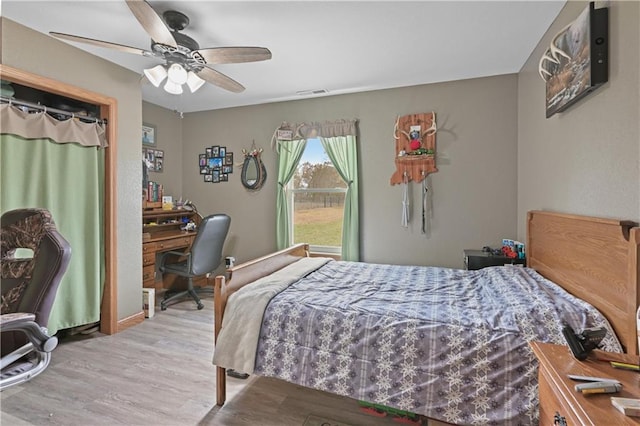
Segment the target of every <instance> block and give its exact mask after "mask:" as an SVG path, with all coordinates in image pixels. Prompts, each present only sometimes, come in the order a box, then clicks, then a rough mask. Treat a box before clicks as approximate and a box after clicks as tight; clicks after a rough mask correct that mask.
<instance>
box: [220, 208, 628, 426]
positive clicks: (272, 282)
mask: <svg viewBox="0 0 640 426" xmlns="http://www.w3.org/2000/svg"><path fill="white" fill-rule="evenodd" d="M636 226H637V225H636V224H635V223H632V222H629V221H618V220H612V219H601V218H592V217H584V216H576V215H567V214H559V213H553V212H543V211H534V212H530V213H529V214H528V218H527V255H528V259H527V268H518V267H493V268H485V269H484V270H480V271H462V270H452V269H445V268H428V267H407V266H398V265H372V264H364V263H355V262H339V261H333V260H331V259H322V258H309V257H308V247H307V246H306V245H297V246H294V247H291V248H290V249H287V250H283V251H280V252H277V253H274V254H271V255H267V256H264V257H262V258H260V259H256V260H254V261H251V262H247V263H245V264H242V265H238V266H236V267H234V268H232V269H231V270H230V278H229V280H228V281H227V280H225V278H224V277H216V283H215V296H214V298H215V302H214V303H215V308H214V309H215V339H216V349H215V352H214V364H216V365H217V366H218V368H217V389H216V391H217V403H218V405H222V404H223V403H224V401H225V398H226V396H225V391H226V382H225V380H226V376H225V368H233V369H236V370H239V371H246V372H250V373H252V374H257V375H261V376H268V377H275V378H279V379H282V380H285V381H289V382H292V383H297V384H300V385H303V386H308V387H312V388H315V389H320V390H324V391H329V392H332V393H335V394H339V395H344V396H349V397H351V398H355V399H360V400H364V401H368V402H372V403H376V404H382V405H387V406H390V407H393V408H397V409H401V410H406V411H411V412H415V413H418V414H421V415H424V416H426V417H430V418H436V419H439V420H443V421H446V422H449V423H457V424H479V423H491V422H493V423H501V424H519V423H520V424H531V423H535V422H536V421H537V416H538V399H537V363H536V361H535V358H534V357H533V355H532V353H531V351H530V349H529V347H528V344H527V342H528V341H530V340H542V341H548V342H552V343H558V344H562V343H563V339H562V337H561V333H560V332H559V330H560V327H561V325H562V323H564V322H566V323H569V324H570V325H572V326H573V327H575V328H581V327H591V326H604V327H606V328H608V329H609V331H610V332H609V333H607V338H606V340H605V341H604V348H605V349H607V350H611V351H625V352H627V353H632V354H637V353H638V347H637V341H636V327H635V312H636V309H637V307H638V305H639V302H640V300H639V297H640V296H639V294H638V293H639V290H638V275H639V271H638V269H639V263H638V256H639V255H638V245H639V241H640V229H639V228H637V227H636ZM339 277H342V279H343V281H344V280H345V279H346V281H348V282H349V283H350V284H349V285H347V286H345V285H344V284H341V283H340V281H336V280H335V279H336V278H339ZM303 278H304V279H303ZM407 278H408V280H407ZM249 284H251V285H249ZM408 288H410V290H407V289H408ZM354 289H357V291H353V290H354ZM515 289H518V290H517V291H518V295H517V296H516V295H515V294H514V293H513V291H515ZM407 292H410V293H407ZM445 296H448V298H446V299H445V298H444V297H445ZM492 305H493V309H492ZM247 307H249V309H247ZM263 312H264V313H263ZM234 332H235V334H234Z"/></svg>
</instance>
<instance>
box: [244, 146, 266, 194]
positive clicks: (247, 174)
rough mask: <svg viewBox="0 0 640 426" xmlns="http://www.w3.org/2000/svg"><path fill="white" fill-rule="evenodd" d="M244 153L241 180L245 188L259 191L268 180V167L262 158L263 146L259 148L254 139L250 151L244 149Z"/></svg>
mask: <svg viewBox="0 0 640 426" xmlns="http://www.w3.org/2000/svg"><path fill="white" fill-rule="evenodd" d="M242 154H244V161H243V163H242V172H241V174H240V181H241V182H242V185H243V186H244V187H245V188H247V189H249V190H251V191H258V190H260V188H262V186H263V185H264V182H265V181H266V180H267V168H266V167H265V166H264V163H263V162H262V158H261V155H262V148H260V149H258V148H257V147H256V142H255V141H253V143H252V144H251V149H249V150H248V151H247V150H246V149H243V150H242Z"/></svg>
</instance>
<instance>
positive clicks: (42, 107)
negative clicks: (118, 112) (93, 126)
mask: <svg viewBox="0 0 640 426" xmlns="http://www.w3.org/2000/svg"><path fill="white" fill-rule="evenodd" d="M0 101H2V102H4V103H7V104H9V105H20V106H25V107H27V108H31V109H37V110H39V111H44V112H52V113H55V114H62V115H66V116H67V117H71V118H79V119H81V120H86V121H93V122H95V123H100V124H104V125H106V124H107V120H105V119H100V118H95V117H89V116H88V115H83V114H76V113H73V112H69V111H65V110H62V109H57V108H51V107H48V106H46V105H42V104H34V103H33V102H27V101H22V100H20V99H14V98H8V97H6V96H0Z"/></svg>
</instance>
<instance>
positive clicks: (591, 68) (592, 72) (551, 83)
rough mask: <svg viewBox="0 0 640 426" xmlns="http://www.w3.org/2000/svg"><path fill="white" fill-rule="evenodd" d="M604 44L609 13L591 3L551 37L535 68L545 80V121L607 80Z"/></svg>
mask: <svg viewBox="0 0 640 426" xmlns="http://www.w3.org/2000/svg"><path fill="white" fill-rule="evenodd" d="M608 45H609V10H608V9H607V8H606V7H604V8H598V9H596V8H595V4H594V2H591V3H589V6H588V7H587V8H586V9H585V10H584V11H583V12H582V13H581V14H580V16H578V18H577V19H576V20H575V21H573V22H572V23H571V24H569V25H567V26H566V27H565V28H563V29H562V30H561V31H560V32H559V33H558V34H556V35H555V37H553V39H552V40H551V43H550V45H549V48H548V49H547V50H546V51H545V53H544V54H543V55H542V57H541V58H540V63H539V67H538V72H539V73H540V76H541V77H542V78H543V79H544V80H545V81H546V92H547V95H546V115H547V118H549V117H551V116H552V115H553V114H555V113H557V112H561V111H564V110H566V109H567V108H568V107H570V106H571V105H573V104H574V103H576V102H577V101H578V100H580V99H582V98H583V97H584V96H586V95H587V94H589V93H591V92H592V91H593V90H594V89H596V88H597V87H599V86H600V85H602V84H603V83H606V82H607V81H608V80H609V48H608Z"/></svg>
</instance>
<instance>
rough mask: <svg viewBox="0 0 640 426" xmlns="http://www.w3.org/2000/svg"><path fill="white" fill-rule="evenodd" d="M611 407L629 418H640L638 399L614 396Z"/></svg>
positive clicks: (639, 402) (639, 401)
mask: <svg viewBox="0 0 640 426" xmlns="http://www.w3.org/2000/svg"><path fill="white" fill-rule="evenodd" d="M611 405H613V406H614V407H616V408H617V409H618V411H620V412H621V413H623V414H625V415H627V416H635V417H640V399H638V398H620V397H616V396H612V397H611Z"/></svg>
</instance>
